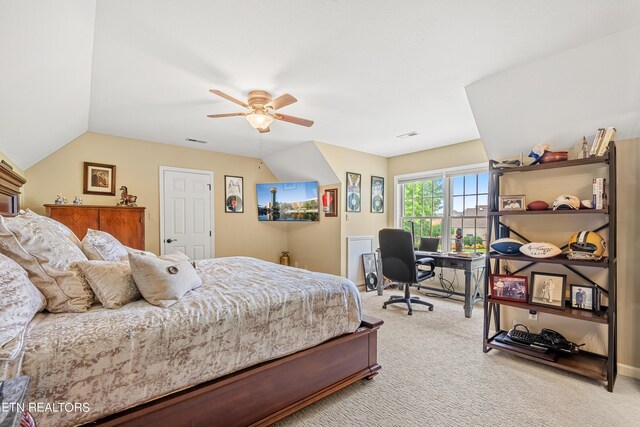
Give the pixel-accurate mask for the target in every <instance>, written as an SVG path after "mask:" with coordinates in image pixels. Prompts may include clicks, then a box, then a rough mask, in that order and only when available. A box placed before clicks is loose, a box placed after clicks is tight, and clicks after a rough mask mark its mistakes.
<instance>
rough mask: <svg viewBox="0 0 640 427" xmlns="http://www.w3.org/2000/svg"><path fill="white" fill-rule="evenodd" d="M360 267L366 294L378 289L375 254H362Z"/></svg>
mask: <svg viewBox="0 0 640 427" xmlns="http://www.w3.org/2000/svg"><path fill="white" fill-rule="evenodd" d="M362 267H363V271H364V286H365V290H366V291H367V292H369V291H373V290H375V289H378V263H377V261H376V254H375V253H369V254H362Z"/></svg>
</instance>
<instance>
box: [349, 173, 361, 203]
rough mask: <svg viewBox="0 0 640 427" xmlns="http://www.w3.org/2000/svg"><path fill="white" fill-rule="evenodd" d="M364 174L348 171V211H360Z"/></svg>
mask: <svg viewBox="0 0 640 427" xmlns="http://www.w3.org/2000/svg"><path fill="white" fill-rule="evenodd" d="M361 189H362V175H360V174H359V173H354V172H347V203H346V206H347V212H360V210H361V207H362V197H361V194H362V191H361Z"/></svg>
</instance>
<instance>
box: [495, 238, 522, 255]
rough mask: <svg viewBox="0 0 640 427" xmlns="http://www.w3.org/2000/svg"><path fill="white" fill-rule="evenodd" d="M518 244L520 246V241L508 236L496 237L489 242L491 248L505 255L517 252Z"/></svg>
mask: <svg viewBox="0 0 640 427" xmlns="http://www.w3.org/2000/svg"><path fill="white" fill-rule="evenodd" d="M520 246H522V242H519V241H517V240H516V239H509V238H503V239H498V240H496V241H495V242H493V243H491V249H493V250H494V251H496V252H498V253H500V254H505V255H509V254H517V253H519V249H520Z"/></svg>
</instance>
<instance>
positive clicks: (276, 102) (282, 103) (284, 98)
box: [265, 93, 298, 110]
mask: <svg viewBox="0 0 640 427" xmlns="http://www.w3.org/2000/svg"><path fill="white" fill-rule="evenodd" d="M294 102H298V100H297V99H295V98H294V97H293V96H291V95H289V94H288V93H285V94H284V95H280V96H279V97H277V98H276V99H272V100H271V102H269V103H268V104H267V105H265V107H266V108H269V107H271V108H273V109H274V110H279V109H280V108H284V107H286V106H287V105H291V104H293V103H294Z"/></svg>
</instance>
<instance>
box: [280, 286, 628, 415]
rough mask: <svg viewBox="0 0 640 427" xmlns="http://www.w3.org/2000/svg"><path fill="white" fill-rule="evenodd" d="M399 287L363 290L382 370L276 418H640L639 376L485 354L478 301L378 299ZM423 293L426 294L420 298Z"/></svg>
mask: <svg viewBox="0 0 640 427" xmlns="http://www.w3.org/2000/svg"><path fill="white" fill-rule="evenodd" d="M390 294H399V292H398V291H397V290H395V291H394V290H389V291H385V295H384V296H382V297H381V296H378V295H377V294H376V293H375V292H368V293H363V299H364V303H365V312H366V313H367V314H369V315H371V316H374V317H378V318H380V319H383V320H384V322H385V324H384V325H383V326H382V328H381V329H380V330H379V332H378V333H379V335H378V354H379V356H378V360H379V363H380V364H381V365H382V370H381V371H380V374H379V375H377V376H376V377H375V379H373V380H371V381H367V380H363V381H359V382H358V383H356V384H353V385H351V386H350V387H347V388H346V389H344V390H341V391H340V392H338V393H336V394H334V395H332V396H329V397H328V398H325V399H323V400H321V401H319V402H317V403H315V404H313V405H311V406H309V407H307V408H305V409H303V410H302V411H300V412H297V413H295V414H293V415H291V416H289V417H288V418H286V419H284V420H283V421H281V422H280V423H278V424H277V425H278V426H280V427H283V426H314V427H315V426H322V427H331V426H338V427H350V426H385V427H386V426H418V425H421V426H426V425H433V426H489V425H491V426H536V427H539V426H581V427H582V426H585V427H586V426H598V427H600V426H603V425H607V426H640V381H637V380H634V379H631V378H628V377H624V376H620V375H619V376H618V379H617V381H616V385H615V389H614V392H613V393H609V392H607V391H606V389H605V388H604V387H603V386H601V385H600V384H599V383H597V382H596V381H592V380H589V379H586V378H583V377H580V376H577V375H573V374H570V373H566V372H564V371H560V370H557V369H554V368H550V367H546V366H544V365H541V364H537V363H534V362H529V361H526V360H524V359H521V358H517V357H515V356H511V355H507V354H505V353H501V352H498V351H491V352H490V353H488V354H485V353H483V352H482V305H481V303H478V304H476V306H475V308H474V314H473V317H472V318H471V319H466V318H465V317H464V313H463V309H462V303H461V302H458V301H451V300H445V299H441V298H426V299H427V300H429V301H430V302H433V303H434V304H435V310H434V311H432V312H428V311H426V307H417V308H416V307H415V306H414V313H413V316H407V311H406V308H402V307H401V306H390V307H389V308H388V309H387V310H382V308H381V306H382V302H383V301H384V300H386V299H387V298H388V296H389V295H390ZM422 298H425V297H422Z"/></svg>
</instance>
